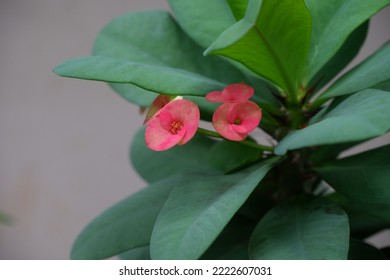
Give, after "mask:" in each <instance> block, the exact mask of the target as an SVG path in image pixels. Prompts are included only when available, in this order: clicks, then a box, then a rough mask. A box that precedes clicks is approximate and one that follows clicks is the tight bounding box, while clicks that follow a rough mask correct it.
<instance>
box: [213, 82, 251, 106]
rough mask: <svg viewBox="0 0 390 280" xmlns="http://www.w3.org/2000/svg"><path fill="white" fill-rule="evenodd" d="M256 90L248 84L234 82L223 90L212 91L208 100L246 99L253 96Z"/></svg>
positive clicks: (229, 100) (226, 101) (239, 100)
mask: <svg viewBox="0 0 390 280" xmlns="http://www.w3.org/2000/svg"><path fill="white" fill-rule="evenodd" d="M254 93H255V90H254V88H253V87H251V86H248V85H246V84H232V85H229V86H227V87H225V88H224V89H223V91H212V92H210V93H209V94H207V95H206V100H207V101H210V102H223V103H233V102H241V101H246V100H248V99H249V98H251V97H252V96H253V94H254Z"/></svg>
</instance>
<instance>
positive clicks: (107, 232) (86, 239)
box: [71, 177, 179, 259]
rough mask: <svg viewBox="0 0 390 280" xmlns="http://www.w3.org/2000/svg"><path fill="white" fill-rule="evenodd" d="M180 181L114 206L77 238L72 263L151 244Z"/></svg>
mask: <svg viewBox="0 0 390 280" xmlns="http://www.w3.org/2000/svg"><path fill="white" fill-rule="evenodd" d="M178 181H179V180H178V178H176V177H171V178H168V179H165V180H163V181H159V182H156V183H154V184H152V185H150V186H149V187H147V188H144V189H142V190H141V191H139V192H137V193H136V194H133V195H131V196H130V197H128V198H126V199H124V200H122V201H121V202H119V203H118V204H116V205H114V206H112V207H111V208H109V209H108V210H106V211H105V212H103V213H102V214H101V215H99V216H98V217H97V218H95V219H94V220H93V221H92V222H91V223H90V224H89V225H88V226H87V227H86V228H85V229H84V230H83V231H82V232H81V233H80V235H79V236H78V237H77V239H76V241H75V243H74V244H73V247H72V252H71V258H72V259H104V258H108V257H112V256H115V255H118V254H120V253H122V252H126V251H128V250H130V249H135V248H138V247H142V246H145V245H148V244H149V240H150V236H151V233H152V229H153V226H154V223H155V221H156V219H157V215H158V213H159V212H160V210H161V208H162V206H163V205H164V203H165V201H166V199H167V197H168V195H169V193H170V191H171V189H172V188H173V187H175V186H177V182H178Z"/></svg>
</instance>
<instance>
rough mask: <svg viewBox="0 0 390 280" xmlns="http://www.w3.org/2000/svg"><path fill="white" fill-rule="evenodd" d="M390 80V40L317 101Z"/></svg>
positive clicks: (346, 74) (340, 79)
mask: <svg viewBox="0 0 390 280" xmlns="http://www.w3.org/2000/svg"><path fill="white" fill-rule="evenodd" d="M389 81H390V42H388V43H387V44H386V45H384V46H383V47H382V48H381V49H379V50H378V51H377V52H375V53H374V54H373V55H371V56H370V57H369V58H367V59H366V60H364V61H363V62H362V63H360V64H359V65H357V66H356V67H354V68H353V69H351V70H350V71H348V72H347V73H345V74H344V75H343V76H342V77H341V78H339V79H338V80H337V81H336V82H335V83H334V84H332V86H330V87H329V88H328V89H327V90H326V91H325V92H324V93H322V94H321V95H320V96H319V97H318V100H316V102H323V101H324V100H327V99H329V98H332V97H335V96H341V95H346V94H351V93H354V92H357V91H359V90H362V89H366V88H369V87H375V86H377V85H380V84H383V83H387V82H389Z"/></svg>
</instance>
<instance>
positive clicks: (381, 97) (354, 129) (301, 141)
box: [275, 89, 390, 155]
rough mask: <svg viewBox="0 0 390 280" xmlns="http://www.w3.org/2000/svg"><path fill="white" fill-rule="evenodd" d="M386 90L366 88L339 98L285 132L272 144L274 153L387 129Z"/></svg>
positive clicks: (388, 96)
mask: <svg viewBox="0 0 390 280" xmlns="http://www.w3.org/2000/svg"><path fill="white" fill-rule="evenodd" d="M389 119H390V94H389V93H388V92H386V91H381V90H375V89H368V90H364V91H361V92H358V93H356V94H354V95H352V96H350V97H348V98H347V99H346V100H344V101H343V102H341V103H340V104H339V105H338V106H336V108H334V109H333V110H331V111H330V112H329V113H327V114H326V115H325V116H324V118H323V119H322V120H321V121H319V122H317V123H315V124H312V125H309V126H308V127H306V128H304V129H301V130H297V131H294V132H292V133H290V134H289V135H287V136H286V137H285V138H283V139H282V141H280V142H279V144H278V145H277V146H276V148H275V154H277V155H284V154H285V153H286V152H287V151H288V150H293V149H298V148H303V147H309V146H315V145H322V144H336V143H346V142H353V141H359V140H365V139H369V138H372V137H376V136H380V135H383V134H385V133H386V132H387V131H388V130H389V129H390V122H389Z"/></svg>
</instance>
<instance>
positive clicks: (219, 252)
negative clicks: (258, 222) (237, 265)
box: [202, 216, 255, 260]
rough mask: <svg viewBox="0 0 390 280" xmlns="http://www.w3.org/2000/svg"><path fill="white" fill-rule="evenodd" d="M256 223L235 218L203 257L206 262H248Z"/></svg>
mask: <svg viewBox="0 0 390 280" xmlns="http://www.w3.org/2000/svg"><path fill="white" fill-rule="evenodd" d="M254 226H255V225H254V223H253V222H252V221H248V220H246V219H244V218H242V217H239V216H235V217H233V219H232V220H231V221H230V222H229V223H228V224H227V226H226V227H225V228H224V229H223V231H222V232H221V234H220V235H219V236H218V238H217V239H216V240H215V241H214V242H213V244H212V245H211V246H210V247H209V249H208V250H207V251H206V252H205V253H204V254H203V255H202V259H204V260H247V259H248V242H249V237H250V234H251V233H252V231H253V228H254Z"/></svg>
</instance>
